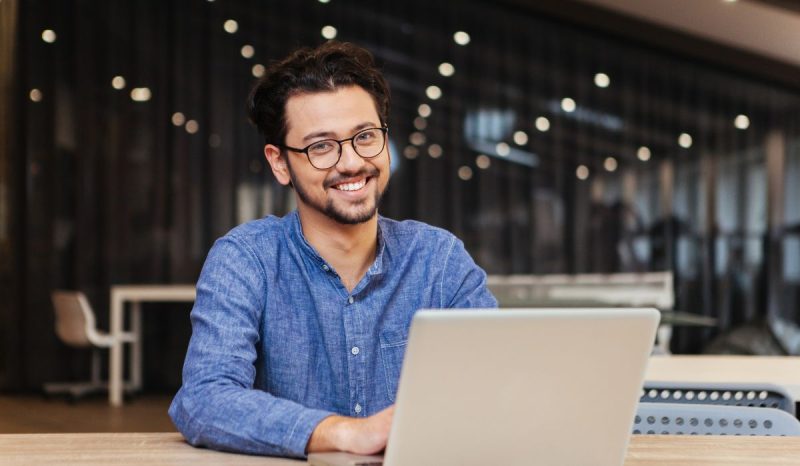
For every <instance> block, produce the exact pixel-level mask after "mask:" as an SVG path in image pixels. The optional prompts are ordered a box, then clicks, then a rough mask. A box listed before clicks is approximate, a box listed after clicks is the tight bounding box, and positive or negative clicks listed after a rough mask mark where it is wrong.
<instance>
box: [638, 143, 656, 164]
mask: <svg viewBox="0 0 800 466" xmlns="http://www.w3.org/2000/svg"><path fill="white" fill-rule="evenodd" d="M651 155H652V154H651V153H650V148H649V147H647V146H642V147H640V148H639V150H637V151H636V156H637V157H639V160H641V161H642V162H647V161H648V160H650V156H651Z"/></svg>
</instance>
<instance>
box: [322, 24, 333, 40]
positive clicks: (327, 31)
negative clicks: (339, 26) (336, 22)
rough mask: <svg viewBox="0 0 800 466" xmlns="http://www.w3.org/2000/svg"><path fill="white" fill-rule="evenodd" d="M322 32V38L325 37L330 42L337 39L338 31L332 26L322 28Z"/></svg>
mask: <svg viewBox="0 0 800 466" xmlns="http://www.w3.org/2000/svg"><path fill="white" fill-rule="evenodd" d="M321 32H322V37H324V38H326V39H328V40H330V39H335V38H336V33H337V31H336V28H335V27H333V26H330V25H329V26H324V27H323V28H322V31H321Z"/></svg>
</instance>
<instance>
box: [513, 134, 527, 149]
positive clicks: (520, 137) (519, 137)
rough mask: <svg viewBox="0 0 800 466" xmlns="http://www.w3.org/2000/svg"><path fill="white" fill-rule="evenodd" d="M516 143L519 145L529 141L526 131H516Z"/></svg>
mask: <svg viewBox="0 0 800 466" xmlns="http://www.w3.org/2000/svg"><path fill="white" fill-rule="evenodd" d="M514 143H515V144H517V145H518V146H524V145H525V144H527V143H528V135H527V134H525V131H517V132H515V133H514Z"/></svg>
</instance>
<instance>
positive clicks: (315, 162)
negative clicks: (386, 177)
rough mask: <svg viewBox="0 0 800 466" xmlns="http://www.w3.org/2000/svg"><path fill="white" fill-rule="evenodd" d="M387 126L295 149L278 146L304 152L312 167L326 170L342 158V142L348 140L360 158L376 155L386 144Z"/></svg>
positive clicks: (369, 157)
mask: <svg viewBox="0 0 800 466" xmlns="http://www.w3.org/2000/svg"><path fill="white" fill-rule="evenodd" d="M388 132H389V128H388V127H386V126H384V127H383V128H367V129H364V130H361V131H359V132H357V133H356V134H354V135H353V136H352V137H349V138H347V139H340V140H337V139H323V140H322V141H317V142H314V143H311V144H309V145H308V146H306V147H304V148H302V149H297V148H294V147H289V146H279V147H283V148H284V149H288V150H290V151H292V152H301V153H303V154H306V157H308V162H309V163H310V164H311V166H312V167H314V168H316V169H318V170H327V169H329V168H331V167H333V166H335V165H336V164H337V163H339V159H341V158H342V144H344V143H345V142H348V141H350V145H352V146H353V150H355V151H356V154H358V156H359V157H361V158H362V159H371V158H373V157H376V156H377V155H378V154H380V153H381V152H382V151H383V147H384V146H385V145H386V133H388Z"/></svg>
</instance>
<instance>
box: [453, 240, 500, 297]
mask: <svg viewBox="0 0 800 466" xmlns="http://www.w3.org/2000/svg"><path fill="white" fill-rule="evenodd" d="M441 280H442V282H441V307H443V308H496V307H497V300H496V299H495V297H494V296H493V295H492V293H491V292H490V291H489V288H488V287H487V286H486V272H484V271H483V269H481V268H480V267H478V265H477V264H476V263H475V261H474V260H472V257H471V256H470V255H469V253H468V252H467V250H466V249H465V248H464V243H463V242H462V241H461V240H460V239H458V238H456V237H455V236H453V237H452V240H451V243H450V247H449V249H448V253H447V257H446V258H445V265H444V269H443V271H442V278H441Z"/></svg>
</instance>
